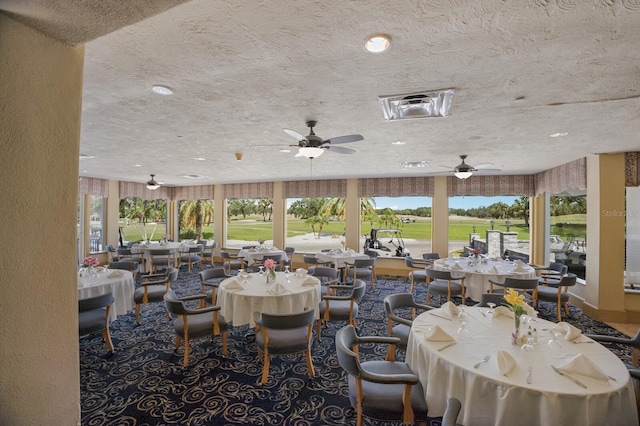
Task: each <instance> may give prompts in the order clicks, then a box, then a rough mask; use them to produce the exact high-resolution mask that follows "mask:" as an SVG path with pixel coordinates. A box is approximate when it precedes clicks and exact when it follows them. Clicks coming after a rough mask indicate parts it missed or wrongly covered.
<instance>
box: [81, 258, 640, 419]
mask: <svg viewBox="0 0 640 426" xmlns="http://www.w3.org/2000/svg"><path fill="white" fill-rule="evenodd" d="M197 273H198V269H197V268H195V269H194V271H193V272H192V273H191V274H188V273H187V272H186V270H185V269H183V270H182V271H181V272H180V277H179V278H178V281H177V282H176V283H175V285H173V288H174V290H175V291H176V293H178V295H179V296H183V295H188V294H195V293H198V292H200V285H199V281H198V274H197ZM408 289H409V284H408V282H407V280H404V279H402V278H400V279H398V278H397V277H378V281H377V283H376V289H375V291H372V290H371V288H370V287H368V288H367V293H366V295H365V297H364V299H363V300H362V302H361V304H360V314H359V317H358V332H359V334H361V335H386V323H385V316H384V308H383V304H382V300H383V298H384V297H385V296H386V295H388V294H392V293H400V292H406V291H408ZM425 294H426V291H425V287H424V286H419V287H418V289H417V291H416V299H417V300H420V301H423V300H424V298H425ZM571 316H572V318H570V319H566V321H567V322H570V323H572V324H573V325H575V326H577V327H579V328H580V329H581V330H583V331H584V332H589V333H597V334H609V335H616V336H619V335H621V334H620V333H618V332H617V331H616V330H614V329H612V328H610V327H608V326H606V325H604V324H602V323H599V322H597V321H593V320H591V319H589V318H588V317H586V316H585V315H583V314H582V312H581V311H580V310H579V309H577V308H575V307H572V309H571ZM540 317H542V318H545V319H550V320H552V321H553V320H554V318H555V306H554V305H551V304H546V303H542V305H541V309H540ZM342 326H343V324H341V323H330V324H329V325H328V327H327V328H324V329H323V330H322V336H321V341H320V342H318V341H317V340H316V339H315V335H314V344H313V349H312V351H313V362H314V367H315V370H316V377H315V378H313V379H310V378H309V376H308V375H307V369H306V366H305V362H304V359H303V357H302V356H299V355H291V356H276V357H272V362H271V369H270V375H269V381H268V382H267V383H266V384H265V385H262V386H261V385H259V384H258V383H259V380H260V374H261V372H262V363H261V362H260V361H259V360H258V358H257V350H256V347H255V344H254V343H253V342H251V341H250V340H248V339H246V334H247V331H248V328H247V326H243V327H236V328H233V327H232V328H231V329H230V332H229V353H228V355H227V356H226V357H225V356H223V355H222V343H221V339H220V337H216V339H215V340H214V341H213V342H212V341H211V339H208V338H203V339H197V340H194V341H192V342H191V356H190V365H189V367H187V368H183V367H182V350H180V351H179V352H178V354H174V351H173V345H174V338H175V334H174V332H173V327H172V325H171V322H170V320H169V319H168V318H167V316H166V315H165V313H164V307H163V306H162V305H161V304H159V303H155V304H149V305H145V306H143V308H142V316H141V325H140V326H136V324H135V317H134V312H133V311H131V312H129V313H128V314H127V315H124V316H120V317H118V319H117V320H116V321H115V322H113V323H112V325H111V335H112V339H113V343H114V346H115V353H114V354H113V355H109V354H108V352H107V351H106V348H105V346H104V344H103V343H102V339H101V337H100V336H99V335H97V336H94V337H87V338H83V339H81V341H80V377H81V384H80V391H81V409H82V425H137V426H142V425H176V424H177V425H285V426H287V425H289V426H293V425H296V426H303V425H309V426H311V425H314V426H317V425H355V411H354V410H353V409H352V408H351V407H350V405H349V400H348V398H347V396H346V395H347V387H346V378H345V375H344V374H343V371H342V369H341V368H340V366H339V365H338V362H337V360H336V357H335V347H334V341H333V337H334V335H335V333H336V331H337V330H338V329H339V328H340V327H342ZM610 349H611V350H612V351H614V352H615V353H616V354H617V355H618V356H619V357H620V358H621V359H623V361H625V362H628V361H629V360H630V351H628V350H627V349H626V348H624V347H622V346H621V347H618V346H617V345H611V346H610ZM361 353H362V355H363V356H364V357H366V358H379V357H384V354H385V353H386V348H384V347H362V348H361ZM440 423H441V422H440V419H438V418H434V419H431V420H430V422H429V425H433V426H437V425H440ZM365 424H366V425H378V424H387V425H388V424H389V423H378V422H375V421H371V420H368V419H365Z"/></svg>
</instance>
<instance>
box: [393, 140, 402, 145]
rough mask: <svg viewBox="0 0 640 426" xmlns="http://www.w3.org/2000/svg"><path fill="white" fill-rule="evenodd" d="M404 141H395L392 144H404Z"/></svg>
mask: <svg viewBox="0 0 640 426" xmlns="http://www.w3.org/2000/svg"><path fill="white" fill-rule="evenodd" d="M404 143H405V142H404V141H395V142H391V145H404Z"/></svg>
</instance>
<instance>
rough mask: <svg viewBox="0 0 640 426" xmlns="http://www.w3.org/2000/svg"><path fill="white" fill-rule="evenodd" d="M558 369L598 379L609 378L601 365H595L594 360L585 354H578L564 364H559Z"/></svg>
mask: <svg viewBox="0 0 640 426" xmlns="http://www.w3.org/2000/svg"><path fill="white" fill-rule="evenodd" d="M558 370H560V371H562V372H563V373H568V374H571V373H576V374H581V375H583V376H588V377H593V378H594V379H598V380H609V376H607V375H606V374H605V373H604V371H602V370H601V369H600V367H598V366H597V365H595V364H594V363H593V361H591V359H590V358H589V357H587V356H586V355H584V354H578V355H576V356H574V357H573V358H571V359H570V360H568V361H567V362H565V363H564V364H562V365H559V366H558Z"/></svg>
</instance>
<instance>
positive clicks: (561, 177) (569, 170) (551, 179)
mask: <svg viewBox="0 0 640 426" xmlns="http://www.w3.org/2000/svg"><path fill="white" fill-rule="evenodd" d="M535 181H536V191H535V195H540V194H542V193H543V192H548V193H549V194H560V193H562V192H564V191H567V190H571V189H574V190H575V189H579V190H585V189H587V159H586V158H579V159H577V160H574V161H571V162H569V163H565V164H562V165H560V166H558V167H554V168H553V169H549V170H546V171H544V172H541V173H538V174H536V175H535Z"/></svg>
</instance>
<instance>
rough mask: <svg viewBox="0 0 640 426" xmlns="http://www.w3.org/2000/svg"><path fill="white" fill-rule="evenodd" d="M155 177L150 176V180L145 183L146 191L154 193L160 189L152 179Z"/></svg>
mask: <svg viewBox="0 0 640 426" xmlns="http://www.w3.org/2000/svg"><path fill="white" fill-rule="evenodd" d="M154 177H155V175H151V179H150V180H148V181H147V189H150V190H151V191H155V190H156V189H158V188H160V184H159V183H158V182H157V181H156V180H155V179H154Z"/></svg>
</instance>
